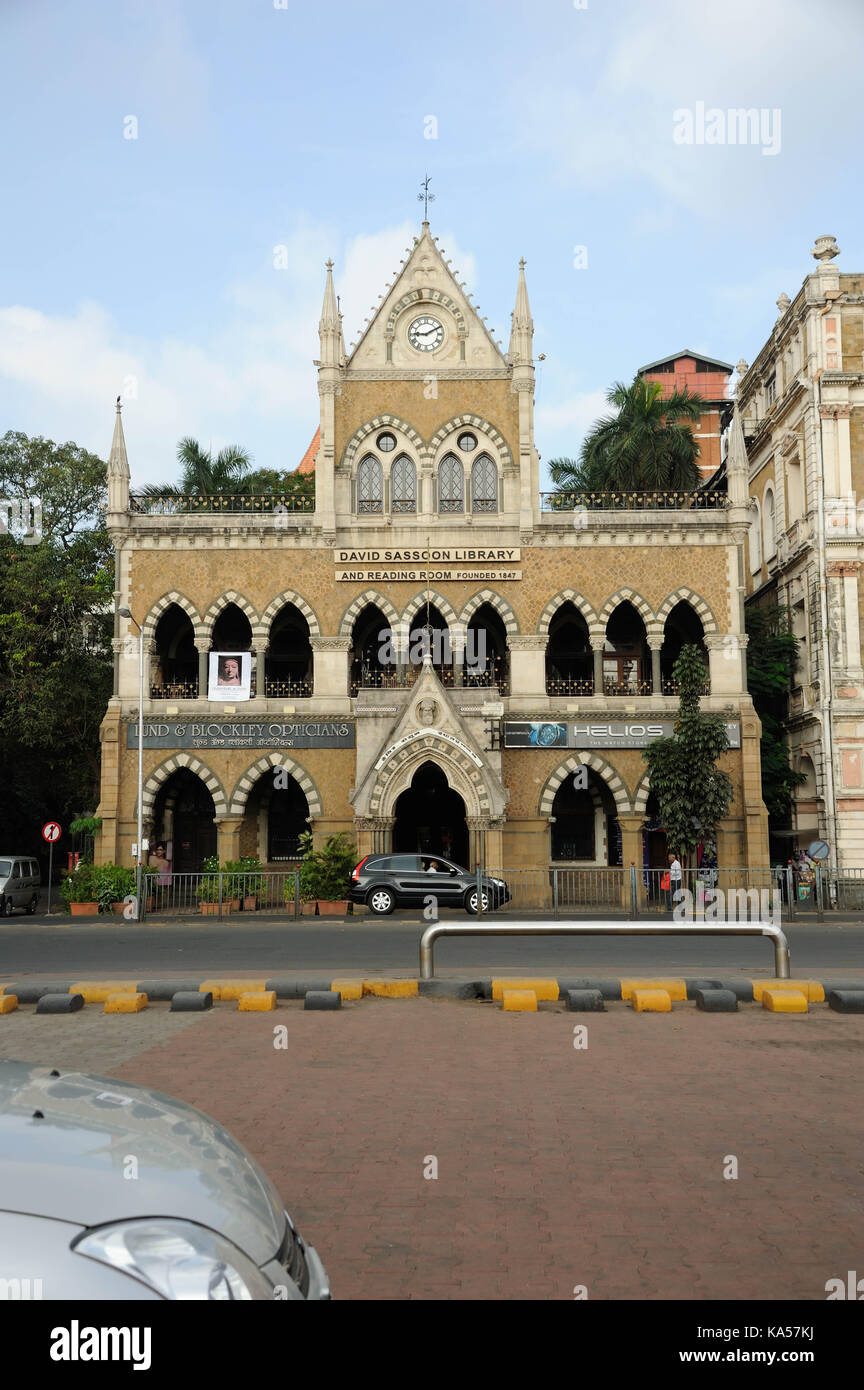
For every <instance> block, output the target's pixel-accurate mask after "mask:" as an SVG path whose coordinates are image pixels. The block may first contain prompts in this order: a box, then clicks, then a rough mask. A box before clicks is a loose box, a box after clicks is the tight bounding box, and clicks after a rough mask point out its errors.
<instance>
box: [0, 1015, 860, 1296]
mask: <svg viewBox="0 0 864 1390" xmlns="http://www.w3.org/2000/svg"><path fill="white" fill-rule="evenodd" d="M607 1007H608V1009H609V1012H607V1013H605V1014H599V1015H590V1016H589V1015H581V1016H574V1015H573V1014H567V1013H565V1012H564V1009H563V1005H542V1006H541V1012H539V1013H537V1014H525V1015H518V1014H517V1015H514V1014H504V1013H502V1012H500V1011H499V1008H498V1007H497V1006H495V1005H492V1004H489V1003H482V1002H459V1003H457V1002H453V1001H444V1000H442V1001H433V1000H413V1001H404V1002H402V1001H388V1000H372V999H364V1000H363V1001H362V1002H359V1003H355V1004H346V1005H345V1006H344V1008H343V1010H342V1012H341V1013H338V1014H327V1013H323V1014H319V1013H309V1012H304V1011H303V1009H302V1004H300V1003H296V1004H295V1003H288V1004H282V1005H280V1007H279V1009H278V1011H277V1012H276V1013H269V1014H260V1015H249V1014H238V1013H236V1012H234V1010H233V1006H230V1005H221V1006H217V1008H216V1009H214V1011H213V1012H212V1013H209V1014H201V1015H177V1014H174V1015H170V1014H168V1012H167V1005H154V1006H151V1007H150V1008H149V1009H148V1010H147V1011H146V1012H145V1013H143V1014H141V1015H138V1016H120V1017H118V1016H105V1015H103V1014H102V1013H101V1011H100V1010H99V1009H98V1008H97V1007H93V1006H91V1007H88V1008H86V1009H85V1010H84V1011H83V1012H82V1013H79V1014H76V1015H71V1016H69V1017H56V1018H51V1017H37V1016H35V1015H34V1014H33V1013H32V1011H30V1010H23V1009H22V1010H20V1011H19V1012H18V1013H16V1014H12V1015H10V1016H8V1017H7V1018H4V1019H2V1020H0V1024H2V1043H0V1047H2V1052H3V1054H4V1055H6V1056H11V1057H20V1058H28V1059H31V1060H37V1061H41V1062H45V1063H51V1064H55V1065H59V1066H61V1067H64V1068H79V1069H82V1070H91V1071H96V1072H103V1073H105V1074H108V1075H111V1076H115V1077H119V1078H124V1079H126V1080H130V1081H136V1082H140V1083H142V1084H145V1085H150V1086H155V1087H157V1088H160V1089H162V1090H165V1091H168V1092H170V1093H171V1094H173V1095H176V1096H179V1097H181V1098H182V1099H184V1100H186V1101H188V1102H190V1103H191V1104H193V1105H197V1106H200V1107H201V1108H202V1109H204V1110H206V1111H208V1112H209V1113H210V1114H211V1115H213V1116H215V1117H216V1118H218V1119H219V1120H221V1121H222V1122H223V1123H224V1124H226V1125H227V1126H228V1127H229V1128H230V1129H231V1130H232V1132H233V1133H234V1134H235V1135H236V1137H237V1138H238V1139H239V1140H240V1141H241V1143H243V1144H245V1145H246V1146H247V1147H248V1148H249V1149H250V1150H251V1152H252V1153H254V1154H255V1155H256V1156H257V1158H258V1159H260V1161H261V1162H262V1163H263V1165H264V1167H265V1168H266V1169H267V1171H268V1172H269V1174H270V1175H271V1177H272V1178H273V1179H274V1181H275V1182H276V1183H277V1185H278V1187H279V1189H280V1191H281V1193H282V1195H283V1197H284V1199H285V1201H286V1205H287V1206H288V1208H289V1210H290V1211H291V1212H292V1214H293V1215H294V1217H295V1219H296V1220H297V1222H298V1224H299V1225H300V1228H301V1229H302V1231H303V1232H304V1234H305V1235H306V1236H307V1237H308V1239H310V1240H311V1241H312V1242H313V1243H314V1244H315V1245H316V1246H317V1248H318V1250H319V1251H320V1253H321V1255H322V1257H323V1258H324V1260H325V1263H326V1265H327V1269H328V1272H329V1274H330V1278H331V1281H332V1286H333V1293H334V1297H336V1298H341V1299H382V1298H383V1299H407V1298H411V1299H482V1298H490V1299H521V1298H542V1299H572V1298H573V1296H574V1295H573V1290H574V1287H575V1286H576V1285H585V1286H586V1287H587V1290H588V1296H589V1298H591V1299H625V1298H647V1299H666V1298H681V1299H717V1298H733V1299H741V1300H750V1299H755V1300H762V1299H776V1298H795V1299H817V1300H818V1299H824V1298H825V1282H826V1280H827V1279H829V1278H832V1277H835V1276H838V1275H839V1276H841V1277H844V1278H845V1274H846V1271H847V1270H849V1269H857V1268H859V1267H860V1262H861V1242H860V1231H861V1221H862V1210H864V1163H862V1155H861V1146H860V1104H859V1098H860V1062H861V1057H862V1052H864V1018H862V1017H853V1016H839V1015H837V1014H833V1013H831V1012H830V1011H829V1010H828V1009H827V1008H826V1007H825V1006H821V1007H814V1008H813V1009H811V1012H810V1013H809V1014H807V1015H803V1016H797V1017H780V1016H776V1015H769V1014H766V1013H763V1012H762V1011H761V1010H760V1009H758V1007H755V1006H752V1005H751V1006H749V1007H747V1008H743V1009H742V1010H741V1012H739V1013H738V1014H736V1015H718V1016H707V1015H705V1014H700V1013H697V1012H696V1010H695V1008H693V1007H692V1006H690V1005H677V1006H676V1007H675V1011H674V1012H673V1014H671V1015H669V1014H666V1015H655V1016H644V1015H636V1014H634V1013H633V1012H632V1011H630V1010H629V1009H628V1008H627V1007H626V1006H625V1005H623V1004H610V1005H608V1006H607ZM278 1025H284V1026H285V1028H286V1029H287V1039H288V1046H287V1049H284V1050H282V1049H279V1050H277V1049H275V1048H274V1045H273V1038H274V1032H273V1030H274V1027H276V1026H278ZM576 1026H587V1029H588V1047H587V1049H585V1050H582V1049H576V1048H574V1046H573V1029H574V1027H576ZM433 1155H434V1156H435V1157H436V1158H437V1161H438V1177H437V1180H435V1179H424V1176H423V1173H424V1165H425V1166H427V1167H428V1162H427V1160H428V1157H429V1156H433ZM728 1155H734V1156H735V1157H736V1158H737V1160H738V1166H739V1177H738V1179H737V1180H724V1177H723V1170H724V1160H725V1159H726V1157H727V1156H728Z"/></svg>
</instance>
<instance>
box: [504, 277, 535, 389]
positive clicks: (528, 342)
mask: <svg viewBox="0 0 864 1390" xmlns="http://www.w3.org/2000/svg"><path fill="white" fill-rule="evenodd" d="M511 320H512V324H513V326H512V328H511V330H510V353H509V356H510V361H511V362H512V363H514V364H516V363H518V364H530V362H531V360H532V357H533V351H534V320H533V319H532V317H531V305H530V303H529V302H528V285H527V282H526V280H525V261H524V259H523V260H520V262H519V280H518V282H517V285H516V306H515V308H514V310H513V313H512V315H511Z"/></svg>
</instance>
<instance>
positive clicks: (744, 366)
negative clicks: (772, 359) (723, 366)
mask: <svg viewBox="0 0 864 1390" xmlns="http://www.w3.org/2000/svg"><path fill="white" fill-rule="evenodd" d="M735 370H736V372H737V373H738V376H739V377H743V376H746V375H747V373H748V372H749V370H750V363H749V362H745V361H744V358H743V357H739V358H738V361H737V362H736V364H735Z"/></svg>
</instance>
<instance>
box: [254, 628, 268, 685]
mask: <svg viewBox="0 0 864 1390" xmlns="http://www.w3.org/2000/svg"><path fill="white" fill-rule="evenodd" d="M269 645H270V644H269V642H268V641H267V638H266V637H256V639H255V645H254V647H253V648H252V654H253V656H254V657H255V699H256V700H266V699H267V675H266V672H267V651H268V649H269Z"/></svg>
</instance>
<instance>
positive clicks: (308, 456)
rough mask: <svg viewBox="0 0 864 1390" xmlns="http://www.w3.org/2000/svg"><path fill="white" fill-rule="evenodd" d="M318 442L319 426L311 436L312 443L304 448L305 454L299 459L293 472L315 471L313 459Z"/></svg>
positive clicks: (316, 451)
mask: <svg viewBox="0 0 864 1390" xmlns="http://www.w3.org/2000/svg"><path fill="white" fill-rule="evenodd" d="M320 443H321V427H320V426H319V427H318V429H317V430H316V431H315V433H314V435H313V436H312V443H311V444H310V445H309V448H308V449H307V450H306V452H305V454H304V455H303V457H302V459H301V460H300V464H299V466H298V467H297V468H295V470H294V472H295V473H314V472H315V460H316V458H317V457H318V446H319V444H320Z"/></svg>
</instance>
